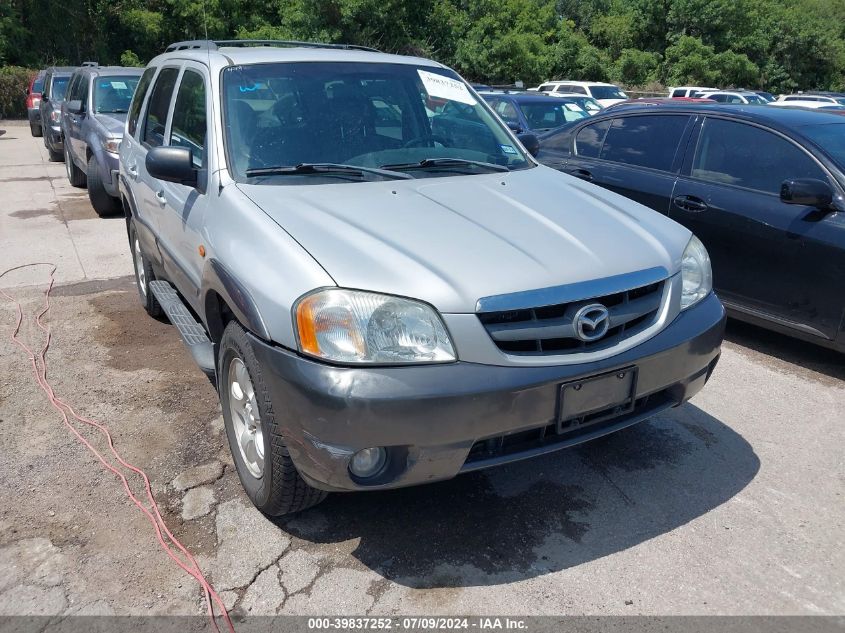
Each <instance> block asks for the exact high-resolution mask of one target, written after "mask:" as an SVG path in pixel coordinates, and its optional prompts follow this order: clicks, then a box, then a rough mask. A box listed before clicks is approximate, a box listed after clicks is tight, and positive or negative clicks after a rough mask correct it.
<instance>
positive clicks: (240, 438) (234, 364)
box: [217, 321, 327, 516]
mask: <svg viewBox="0 0 845 633" xmlns="http://www.w3.org/2000/svg"><path fill="white" fill-rule="evenodd" d="M217 367H218V371H217V384H218V392H219V393H220V406H221V408H222V410H223V421H224V423H225V426H226V436H227V437H228V438H229V448H230V449H231V451H232V457H233V459H234V461H235V468H236V469H237V471H238V477H239V478H240V480H241V485H242V486H243V488H244V490H245V491H246V494H247V496H248V497H249V499H250V501H252V503H253V504H254V505H255V507H256V508H258V509H259V510H261V512H263V513H264V514H267V515H270V516H281V515H284V514H291V513H294V512H300V511H301V510H305V509H306V508H310V507H311V506H313V505H316V504H318V503H320V502H321V501H322V500H323V499H325V498H326V496H327V493H326V492H325V491H323V490H318V489H317V488H313V487H311V486H309V485H308V484H307V483H306V482H305V480H304V479H302V476H301V475H300V474H299V471H297V470H296V466H295V465H294V463H293V461H292V460H291V458H290V453H289V452H288V448H287V446H286V445H285V441H284V438H283V437H282V431H281V426H282V425H281V423H280V422H279V421H278V420H277V419H276V413H275V410H274V407H273V401H272V399H271V397H270V393H269V391H268V390H267V386H266V385H265V384H264V378H263V373H262V371H261V365H260V364H259V362H258V360H257V359H256V358H255V353H254V352H253V350H252V345H251V344H250V342H249V338H248V337H247V335H246V332H245V331H244V329H243V328H242V327H241V326H240V324H239V323H238V322H237V321H230V322H229V325H227V326H226V329H225V330H224V332H223V338H222V339H221V341H220V351H219V354H218V365H217ZM243 371H245V372H246V373H245V374H244V373H243ZM250 392H251V393H250ZM233 403H234V406H233ZM256 413H257V415H256ZM235 416H238V417H237V419H236V417H235ZM255 418H257V419H255ZM253 427H254V428H253ZM250 428H253V430H250ZM242 446H246V449H242V448H241V447H242ZM247 460H250V461H249V463H248V461H247ZM259 463H260V466H259V465H258V464H259ZM256 471H258V472H260V476H258V475H257V474H256Z"/></svg>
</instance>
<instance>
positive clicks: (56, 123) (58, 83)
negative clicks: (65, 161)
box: [38, 66, 76, 162]
mask: <svg viewBox="0 0 845 633" xmlns="http://www.w3.org/2000/svg"><path fill="white" fill-rule="evenodd" d="M74 70H76V68H74V67H73V66H52V67H50V68H48V69H47V72H46V73H45V75H44V89H43V92H42V93H41V104H40V105H39V106H38V108H39V112H40V119H41V128H42V133H43V135H44V147H46V148H47V152H48V153H49V154H50V160H52V161H54V162H55V161H60V160H62V158H64V144H63V143H62V125H61V124H62V102H63V101H64V100H65V93H66V91H67V86H68V83H69V82H70V77H71V75H72V74H73V71H74Z"/></svg>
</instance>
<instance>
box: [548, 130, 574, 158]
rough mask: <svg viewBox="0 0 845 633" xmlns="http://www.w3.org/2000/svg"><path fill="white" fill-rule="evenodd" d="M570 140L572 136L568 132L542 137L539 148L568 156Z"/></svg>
mask: <svg viewBox="0 0 845 633" xmlns="http://www.w3.org/2000/svg"><path fill="white" fill-rule="evenodd" d="M571 140H572V134H571V133H570V130H564V131H562V132H557V133H554V134H550V135H549V136H546V137H544V138H543V142H542V143H541V147H542V148H543V149H545V150H551V151H553V152H562V153H564V154H568V153H569V146H570V142H571Z"/></svg>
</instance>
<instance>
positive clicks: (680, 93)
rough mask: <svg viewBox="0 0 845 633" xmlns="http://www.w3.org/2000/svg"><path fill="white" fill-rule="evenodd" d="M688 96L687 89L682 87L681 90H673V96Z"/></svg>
mask: <svg viewBox="0 0 845 633" xmlns="http://www.w3.org/2000/svg"><path fill="white" fill-rule="evenodd" d="M686 96H687V91H686V90H683V89H681V90H673V91H672V97H673V98H674V97H686Z"/></svg>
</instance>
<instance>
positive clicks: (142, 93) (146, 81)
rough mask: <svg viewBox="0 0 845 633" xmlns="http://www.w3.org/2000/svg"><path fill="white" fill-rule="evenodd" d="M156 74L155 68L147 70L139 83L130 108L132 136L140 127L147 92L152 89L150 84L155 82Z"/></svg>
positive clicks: (130, 130)
mask: <svg viewBox="0 0 845 633" xmlns="http://www.w3.org/2000/svg"><path fill="white" fill-rule="evenodd" d="M155 72H156V69H155V68H153V67H151V68H147V69H146V70H145V71H144V74H143V75H141V81H139V82H138V87H137V88H136V89H135V96H133V97H132V104H131V105H130V106H129V135H130V136H135V129H136V128H137V127H138V117H139V116H140V114H141V105H142V104H143V103H144V97H146V96H147V90H148V89H149V87H150V82H151V81H152V80H153V75H154V74H155Z"/></svg>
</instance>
